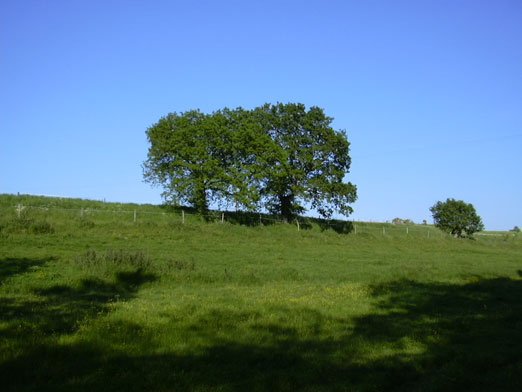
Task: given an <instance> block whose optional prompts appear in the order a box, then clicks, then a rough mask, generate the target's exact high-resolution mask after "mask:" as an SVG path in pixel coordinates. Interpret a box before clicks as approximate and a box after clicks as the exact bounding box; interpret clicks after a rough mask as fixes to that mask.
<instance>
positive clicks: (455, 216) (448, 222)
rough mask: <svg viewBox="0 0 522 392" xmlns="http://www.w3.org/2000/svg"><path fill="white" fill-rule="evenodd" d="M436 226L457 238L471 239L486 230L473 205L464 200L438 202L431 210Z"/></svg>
mask: <svg viewBox="0 0 522 392" xmlns="http://www.w3.org/2000/svg"><path fill="white" fill-rule="evenodd" d="M430 211H431V212H432V214H433V221H434V223H435V226H436V227H438V228H439V229H441V230H443V231H446V232H448V233H450V234H452V235H453V236H455V237H465V236H467V237H471V236H472V235H473V233H476V232H478V231H481V230H484V225H483V224H482V220H481V219H480V216H478V215H477V213H476V211H475V207H473V205H472V204H469V203H465V202H464V201H462V200H455V199H447V200H446V201H445V202H441V201H438V202H437V203H436V204H435V205H434V206H433V207H431V208H430Z"/></svg>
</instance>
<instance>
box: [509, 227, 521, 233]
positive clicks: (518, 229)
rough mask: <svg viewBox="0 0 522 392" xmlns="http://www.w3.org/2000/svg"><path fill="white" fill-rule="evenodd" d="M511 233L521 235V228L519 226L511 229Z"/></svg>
mask: <svg viewBox="0 0 522 392" xmlns="http://www.w3.org/2000/svg"><path fill="white" fill-rule="evenodd" d="M511 231H512V232H514V233H520V228H519V227H518V226H515V227H513V228H512V229H511Z"/></svg>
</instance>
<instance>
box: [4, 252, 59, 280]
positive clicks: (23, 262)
mask: <svg viewBox="0 0 522 392" xmlns="http://www.w3.org/2000/svg"><path fill="white" fill-rule="evenodd" d="M52 260H54V258H53V257H46V258H43V259H29V258H7V259H4V260H0V284H2V282H3V281H4V280H6V279H8V278H10V277H12V276H16V275H21V274H24V273H26V272H30V271H32V270H34V269H35V268H38V267H42V266H43V265H45V264H46V263H48V262H49V261H52Z"/></svg>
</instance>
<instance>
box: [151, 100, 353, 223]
mask: <svg viewBox="0 0 522 392" xmlns="http://www.w3.org/2000/svg"><path fill="white" fill-rule="evenodd" d="M331 122H332V119H331V118H330V117H327V116H326V115H325V114H324V112H323V110H322V109H320V108H317V107H312V108H310V109H309V110H306V108H305V106H304V105H302V104H276V105H270V104H266V105H264V106H262V107H259V108H256V109H254V110H245V109H242V108H237V109H233V110H231V109H227V108H225V109H223V110H219V111H217V112H213V113H211V114H204V113H201V112H200V111H198V110H192V111H188V112H185V113H171V114H169V115H167V116H165V117H163V118H161V119H160V120H159V121H158V122H157V123H156V124H154V125H152V126H151V127H150V128H148V130H147V137H148V140H149V142H150V147H149V151H148V156H147V160H146V162H145V163H144V176H145V180H146V181H149V182H151V183H153V184H157V185H161V186H163V188H164V192H163V197H164V198H165V199H166V200H167V201H170V202H174V203H177V204H182V203H183V204H190V205H192V206H193V207H195V208H196V209H197V210H198V211H199V212H201V213H205V212H207V210H208V206H209V203H211V202H216V201H217V202H219V203H226V204H230V203H233V204H234V205H235V206H236V207H240V208H242V209H246V210H258V209H260V208H263V207H264V208H266V209H268V210H270V211H273V212H275V213H278V214H281V215H282V216H283V217H284V218H285V219H286V220H290V219H292V218H293V217H294V216H295V215H296V214H298V213H301V212H303V211H304V210H305V209H306V208H312V209H315V210H317V211H318V212H319V213H320V214H321V215H322V216H323V217H327V218H328V217H330V216H331V215H332V214H333V213H334V212H339V213H341V214H344V215H348V214H349V213H351V211H352V209H351V207H350V203H352V202H353V201H355V199H356V188H355V186H354V185H353V184H351V183H349V182H344V177H345V175H346V173H348V170H349V167H350V157H349V143H348V140H347V139H346V135H345V134H344V133H343V132H341V131H335V130H334V129H333V128H332V127H331Z"/></svg>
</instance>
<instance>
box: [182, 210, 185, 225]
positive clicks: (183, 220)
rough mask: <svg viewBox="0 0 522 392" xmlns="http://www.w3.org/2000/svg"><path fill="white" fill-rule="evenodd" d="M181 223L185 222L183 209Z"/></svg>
mask: <svg viewBox="0 0 522 392" xmlns="http://www.w3.org/2000/svg"><path fill="white" fill-rule="evenodd" d="M181 223H182V224H185V211H183V210H181Z"/></svg>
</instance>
